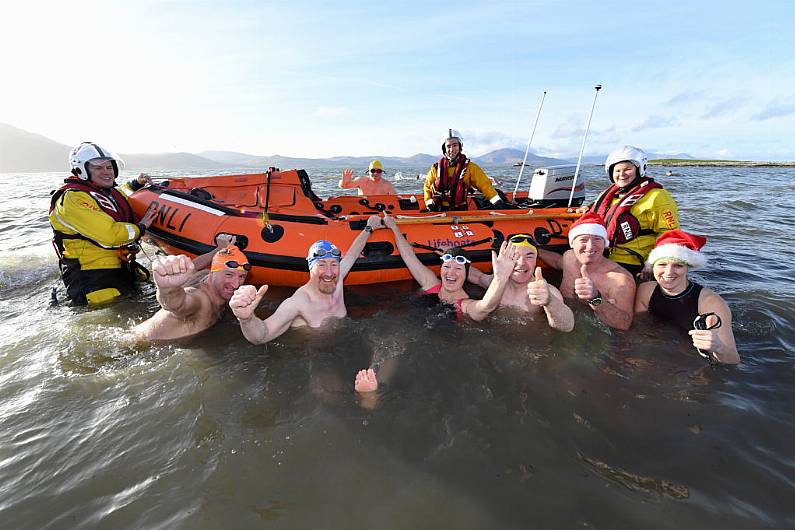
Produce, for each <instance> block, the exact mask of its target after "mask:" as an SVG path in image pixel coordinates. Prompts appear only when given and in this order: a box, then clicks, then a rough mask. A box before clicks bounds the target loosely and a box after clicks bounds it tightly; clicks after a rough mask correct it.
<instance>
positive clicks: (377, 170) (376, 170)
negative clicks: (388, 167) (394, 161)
mask: <svg viewBox="0 0 795 530" xmlns="http://www.w3.org/2000/svg"><path fill="white" fill-rule="evenodd" d="M383 172H384V170H383V169H371V170H370V173H383Z"/></svg>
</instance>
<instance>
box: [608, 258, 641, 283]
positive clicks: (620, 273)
mask: <svg viewBox="0 0 795 530" xmlns="http://www.w3.org/2000/svg"><path fill="white" fill-rule="evenodd" d="M610 263H611V266H610V268H609V269H608V270H607V276H608V277H609V278H610V281H612V282H616V283H620V284H621V285H626V284H627V283H631V284H632V285H633V286H634V285H635V278H633V277H632V275H631V274H630V273H629V271H628V270H627V269H625V268H624V267H622V266H621V265H619V264H618V263H615V262H613V261H611V262H610Z"/></svg>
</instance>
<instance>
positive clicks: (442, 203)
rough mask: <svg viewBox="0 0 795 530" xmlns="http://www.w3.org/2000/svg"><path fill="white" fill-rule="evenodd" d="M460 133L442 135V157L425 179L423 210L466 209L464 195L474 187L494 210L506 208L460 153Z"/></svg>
mask: <svg viewBox="0 0 795 530" xmlns="http://www.w3.org/2000/svg"><path fill="white" fill-rule="evenodd" d="M463 147H464V140H463V138H462V137H461V133H459V132H458V131H456V130H455V129H448V130H447V132H446V133H445V134H444V135H443V136H442V154H443V155H444V156H443V157H442V158H440V159H439V161H438V162H436V163H435V164H433V165H432V166H431V168H430V169H429V170H428V174H427V175H426V176H425V184H424V186H423V193H424V198H425V207H426V208H427V209H428V210H430V211H444V210H466V209H467V192H468V191H469V188H475V189H477V190H478V191H479V192H480V193H482V194H483V197H484V198H485V199H486V200H487V201H489V202H490V203H491V204H493V205H494V207H495V208H508V207H509V206H508V205H507V204H505V203H504V202H503V201H502V200H500V195H499V194H498V192H497V190H496V189H494V186H493V185H492V183H491V180H490V179H489V177H488V176H487V175H486V173H484V171H483V170H482V169H481V168H480V166H479V165H477V164H476V163H474V162H472V161H471V160H470V159H469V158H467V156H466V155H465V154H464V153H462V152H461V151H462V149H463Z"/></svg>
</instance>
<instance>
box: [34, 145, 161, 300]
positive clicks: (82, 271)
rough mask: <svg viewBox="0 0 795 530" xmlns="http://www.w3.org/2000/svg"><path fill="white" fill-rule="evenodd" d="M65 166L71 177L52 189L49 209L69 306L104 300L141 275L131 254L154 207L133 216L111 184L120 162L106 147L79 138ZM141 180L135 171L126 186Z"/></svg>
mask: <svg viewBox="0 0 795 530" xmlns="http://www.w3.org/2000/svg"><path fill="white" fill-rule="evenodd" d="M69 165H70V166H71V172H72V175H71V176H70V177H69V178H67V179H66V180H64V185H63V186H62V187H61V188H60V189H58V190H57V191H55V192H53V193H52V198H51V200H50V210H49V220H50V225H51V226H52V229H53V232H54V236H53V245H54V247H55V250H56V253H57V255H58V265H59V268H60V271H61V278H62V280H63V283H64V285H65V286H66V295H67V296H68V298H69V300H70V301H71V303H72V304H74V305H86V304H101V303H105V302H109V301H111V300H113V299H115V298H117V297H119V296H121V295H123V294H129V293H130V292H132V291H133V290H134V288H135V281H136V280H137V279H139V278H140V279H144V280H145V279H147V277H148V273H147V271H146V269H144V268H143V267H142V266H140V265H138V263H137V262H136V261H135V254H136V253H137V252H138V249H139V247H138V242H139V241H140V239H141V236H143V234H144V232H145V231H146V229H147V228H149V226H150V225H151V224H152V222H153V221H154V219H155V216H156V211H155V210H154V209H153V208H152V209H150V210H148V211H147V212H146V214H145V215H144V217H143V218H142V219H137V218H136V216H135V214H134V213H133V211H132V208H131V207H130V204H129V203H128V202H127V198H126V196H125V195H124V194H123V193H122V191H121V190H120V189H118V188H116V179H117V178H118V176H119V166H120V165H123V162H122V161H121V159H120V158H119V157H117V156H116V155H114V154H113V153H111V152H110V151H108V150H107V149H104V148H102V147H100V146H98V145H97V144H95V143H92V142H83V143H81V144H80V145H78V146H77V147H75V148H74V149H72V150H71V152H70V153H69ZM147 182H148V177H146V176H144V175H140V176H139V177H138V178H137V179H136V180H134V181H133V182H131V183H130V184H128V186H130V188H131V189H132V190H133V191H134V190H136V189H138V188H140V187H142V186H143V185H144V184H146V183H147Z"/></svg>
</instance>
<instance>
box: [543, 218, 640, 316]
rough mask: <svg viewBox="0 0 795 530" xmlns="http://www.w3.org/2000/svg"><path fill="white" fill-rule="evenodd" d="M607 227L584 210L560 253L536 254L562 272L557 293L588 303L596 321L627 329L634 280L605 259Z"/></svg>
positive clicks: (624, 270)
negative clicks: (565, 247) (568, 247)
mask: <svg viewBox="0 0 795 530" xmlns="http://www.w3.org/2000/svg"><path fill="white" fill-rule="evenodd" d="M608 244H609V243H608V241H607V230H606V228H605V225H604V221H603V220H602V218H601V217H599V216H598V215H596V214H594V213H590V212H589V213H586V214H585V215H583V216H582V217H580V218H579V219H578V220H577V222H576V223H574V224H572V226H571V228H570V229H569V245H570V246H571V250H567V251H566V252H565V253H564V254H563V255H562V256H561V255H560V254H558V253H556V252H551V251H549V250H544V249H541V250H539V256H540V257H541V259H543V260H544V263H546V264H547V265H549V266H550V267H552V268H555V269H558V270H562V271H563V279H562V280H561V282H560V293H561V294H562V295H563V297H564V298H570V299H578V300H580V302H582V303H583V304H587V305H588V307H590V308H591V309H592V310H593V312H594V314H595V315H596V317H597V318H599V320H601V321H602V322H604V323H605V324H607V325H608V326H610V327H611V328H615V329H620V330H623V331H626V330H628V329H629V328H630V326H631V325H632V317H633V315H634V312H633V303H634V301H635V281H634V279H633V278H632V275H631V274H630V273H629V272H628V271H627V270H626V269H624V268H623V267H621V266H620V265H619V264H618V263H616V262H614V261H611V260H609V259H607V258H606V257H605V255H604V251H605V249H606V248H607V246H608Z"/></svg>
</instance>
